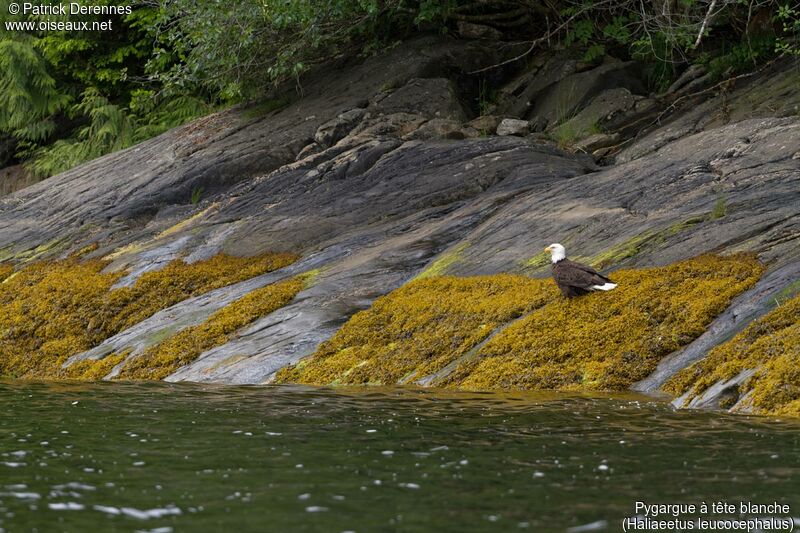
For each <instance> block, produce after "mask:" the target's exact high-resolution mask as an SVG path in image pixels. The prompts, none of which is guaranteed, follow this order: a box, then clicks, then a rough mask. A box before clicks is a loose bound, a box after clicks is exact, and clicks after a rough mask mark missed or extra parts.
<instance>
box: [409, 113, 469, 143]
mask: <svg viewBox="0 0 800 533" xmlns="http://www.w3.org/2000/svg"><path fill="white" fill-rule="evenodd" d="M464 138H466V135H465V134H464V131H463V129H462V127H461V122H459V121H457V120H453V119H447V118H434V119H432V120H429V121H427V122H425V123H424V124H422V125H421V126H420V127H419V128H417V129H415V130H414V131H412V132H411V133H407V134H405V135H403V136H402V139H403V140H404V141H413V140H431V139H464Z"/></svg>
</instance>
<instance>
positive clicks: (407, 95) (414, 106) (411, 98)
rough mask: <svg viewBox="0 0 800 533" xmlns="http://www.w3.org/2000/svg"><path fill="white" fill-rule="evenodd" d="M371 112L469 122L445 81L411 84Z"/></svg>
mask: <svg viewBox="0 0 800 533" xmlns="http://www.w3.org/2000/svg"><path fill="white" fill-rule="evenodd" d="M369 109H370V111H371V112H374V113H382V114H384V115H389V114H392V113H412V114H416V115H422V116H425V117H427V118H448V119H453V120H457V121H459V122H464V121H465V120H466V112H465V111H464V108H463V107H462V105H461V101H460V100H459V98H458V93H457V91H456V87H455V84H454V83H453V82H452V81H450V80H448V79H446V78H415V79H412V80H409V82H408V83H406V84H405V85H403V86H402V87H400V88H399V89H397V90H396V91H394V92H392V93H390V94H387V95H384V96H383V97H382V98H381V99H380V100H378V101H376V102H375V103H373V104H372V105H371V106H370V108H369Z"/></svg>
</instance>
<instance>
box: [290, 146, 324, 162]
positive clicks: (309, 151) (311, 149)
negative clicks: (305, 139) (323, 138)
mask: <svg viewBox="0 0 800 533" xmlns="http://www.w3.org/2000/svg"><path fill="white" fill-rule="evenodd" d="M323 150H324V148H323V147H322V146H321V145H320V144H319V143H317V142H313V143H309V144H307V145H306V146H305V147H304V148H303V149H302V150H300V152H299V153H298V154H297V157H295V161H300V160H301V159H305V158H306V157H310V156H312V155H316V154H318V153H320V152H322V151H323Z"/></svg>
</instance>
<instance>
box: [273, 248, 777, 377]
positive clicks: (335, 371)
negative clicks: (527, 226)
mask: <svg viewBox="0 0 800 533" xmlns="http://www.w3.org/2000/svg"><path fill="white" fill-rule="evenodd" d="M762 271H763V266H762V265H761V264H760V263H759V262H758V261H757V260H756V259H755V258H754V257H753V256H750V255H735V256H730V257H718V256H702V257H698V258H695V259H690V260H687V261H682V262H679V263H676V264H673V265H670V266H666V267H660V268H648V269H638V270H621V271H618V272H615V273H614V274H612V278H613V279H614V281H615V282H616V283H618V284H619V287H618V288H617V289H615V290H614V291H613V292H611V293H595V294H591V295H588V296H586V297H582V298H577V299H573V300H566V299H564V298H562V297H560V296H558V294H557V291H556V289H555V285H554V284H553V282H552V281H551V280H539V279H530V278H526V277H523V276H512V275H496V276H481V277H474V278H455V277H449V276H448V277H434V278H427V279H421V280H417V281H413V282H411V283H409V284H408V285H406V286H404V287H401V288H400V289H398V290H396V291H394V292H392V293H390V294H389V295H387V296H385V297H383V298H380V299H378V300H376V302H375V303H374V305H373V306H372V307H371V308H370V309H368V310H366V311H362V312H360V313H357V314H356V315H354V316H353V317H352V318H351V319H350V321H349V322H348V323H347V324H345V326H343V327H342V328H341V329H340V330H339V332H337V334H336V335H334V337H333V338H332V339H331V340H330V341H328V342H326V343H323V344H322V345H321V346H320V348H319V349H318V350H317V352H316V353H315V354H314V355H313V356H312V357H311V358H308V359H306V360H304V361H301V362H300V363H299V364H297V365H296V366H295V367H293V368H288V369H284V370H283V371H281V372H280V373H279V374H278V380H279V381H283V382H299V383H307V384H331V383H334V384H338V383H342V384H359V383H376V384H391V383H397V382H398V381H401V380H405V379H407V376H409V375H411V376H413V377H414V378H415V379H419V378H422V377H424V376H430V375H431V374H433V373H435V372H437V371H439V370H441V369H442V368H444V367H445V366H446V365H448V364H450V363H452V362H454V361H457V360H459V358H460V357H461V356H462V355H464V354H466V353H468V352H469V351H470V350H471V349H474V348H475V347H477V346H478V345H479V344H480V343H481V341H484V340H485V339H487V338H488V337H489V335H490V334H491V333H492V332H493V331H495V330H498V329H500V328H502V327H503V326H505V325H507V324H508V323H509V322H511V321H512V320H513V319H514V318H517V317H520V316H523V315H525V314H526V313H529V314H528V316H525V317H524V318H522V319H521V320H519V321H516V322H515V323H513V324H511V325H508V327H506V328H505V329H500V331H499V332H498V333H496V334H495V335H494V336H493V337H492V338H491V339H490V340H489V341H488V342H487V343H486V344H485V345H484V346H482V347H480V349H479V350H478V351H477V354H476V355H475V357H470V358H465V360H464V361H461V362H460V363H459V364H458V366H457V367H456V368H455V370H454V371H453V372H452V373H451V374H450V375H446V376H443V377H442V378H440V379H438V380H434V382H433V383H432V385H434V386H447V387H454V388H464V389H564V390H620V389H624V388H626V387H627V386H629V385H630V384H631V383H633V382H635V381H637V380H639V379H641V378H643V377H645V376H646V375H648V374H649V373H650V372H651V371H652V370H653V369H654V368H655V366H656V364H657V363H658V361H659V360H660V359H661V357H663V356H665V355H667V354H668V353H670V352H672V351H674V350H676V349H677V348H679V347H681V346H683V345H685V344H687V343H688V342H690V341H691V340H693V339H694V338H696V337H697V336H699V335H700V334H701V333H702V332H703V331H704V330H705V328H706V327H707V326H708V324H709V323H710V322H711V320H712V319H713V318H714V317H715V316H717V315H718V314H719V313H721V312H722V311H723V310H724V309H725V308H726V307H727V305H728V304H729V303H730V301H731V299H732V298H733V297H734V296H736V295H737V294H740V293H741V292H742V291H744V290H746V289H748V288H750V287H752V286H753V285H754V284H755V282H756V281H757V280H758V278H759V277H760V275H761V273H762Z"/></svg>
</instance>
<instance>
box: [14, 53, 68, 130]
mask: <svg viewBox="0 0 800 533" xmlns="http://www.w3.org/2000/svg"><path fill="white" fill-rule="evenodd" d="M34 45H35V40H34V39H30V38H19V39H14V40H12V39H3V40H0V131H4V132H8V133H11V134H12V135H13V136H14V137H16V138H17V139H19V140H21V141H30V142H38V141H42V140H44V139H46V138H47V137H49V136H50V135H51V134H52V133H53V131H54V130H55V128H56V125H55V122H54V120H53V117H54V115H55V114H56V113H58V112H59V111H62V110H63V109H65V108H66V107H67V106H68V105H69V102H70V97H69V96H68V95H66V94H64V93H62V92H60V91H59V89H58V88H57V87H56V80H55V79H54V78H53V76H51V75H50V73H49V72H48V68H47V62H46V61H45V59H44V58H43V57H42V54H40V53H39V52H38V50H37V49H36V48H35V46H34Z"/></svg>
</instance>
